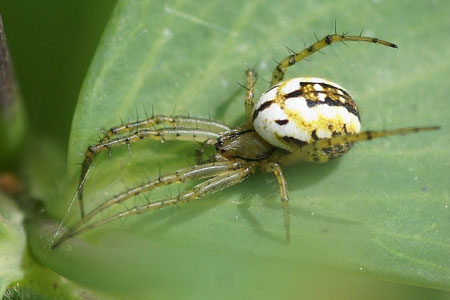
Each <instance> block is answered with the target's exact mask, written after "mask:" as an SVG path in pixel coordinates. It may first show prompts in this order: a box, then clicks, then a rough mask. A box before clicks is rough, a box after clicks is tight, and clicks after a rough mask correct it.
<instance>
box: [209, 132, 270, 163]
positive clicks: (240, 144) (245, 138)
mask: <svg viewBox="0 0 450 300" xmlns="http://www.w3.org/2000/svg"><path fill="white" fill-rule="evenodd" d="M215 146H216V151H217V153H218V154H220V155H221V156H224V157H229V158H232V157H235V158H241V159H245V160H261V159H265V158H267V157H269V156H270V154H272V152H273V149H274V147H273V146H272V145H270V144H269V143H267V142H266V141H265V140H263V139H262V138H261V137H260V136H259V135H258V134H257V133H256V131H254V130H253V129H252V128H237V129H235V130H232V131H229V132H226V133H224V134H223V135H221V136H220V137H219V138H218V139H217V142H216V144H215Z"/></svg>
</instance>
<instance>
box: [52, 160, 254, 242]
mask: <svg viewBox="0 0 450 300" xmlns="http://www.w3.org/2000/svg"><path fill="white" fill-rule="evenodd" d="M181 171H183V170H180V171H179V172H181ZM254 171H255V167H254V166H253V165H247V164H246V165H241V164H240V163H232V162H228V164H226V163H211V164H205V165H203V166H196V167H192V168H189V169H185V170H184V171H183V172H181V173H184V175H183V176H181V175H179V174H177V173H174V174H170V175H167V176H163V177H160V178H158V179H157V180H154V181H152V182H149V183H147V184H144V185H142V186H139V187H136V188H134V189H130V190H128V191H125V192H123V193H120V194H118V195H116V196H114V197H113V198H111V199H110V200H108V201H106V202H105V203H104V204H102V205H100V206H99V207H97V208H96V209H95V210H93V211H92V212H91V213H89V215H87V216H86V217H85V218H84V219H81V220H80V221H79V222H78V223H77V224H75V225H74V226H73V227H71V228H70V229H69V230H68V231H66V232H65V233H63V235H62V236H61V237H60V238H59V239H58V240H57V241H56V242H55V243H54V244H53V245H52V249H55V248H56V247H58V246H59V245H60V244H61V243H62V242H63V241H65V240H67V239H69V238H72V237H74V236H76V235H79V234H80V233H82V232H86V231H89V230H91V229H93V228H96V227H98V226H101V225H104V224H107V223H109V222H112V221H115V220H117V219H121V218H124V217H128V216H131V215H136V214H142V213H145V212H147V211H152V210H156V209H160V208H164V207H168V206H172V205H177V204H181V203H185V202H188V201H191V200H195V199H199V198H202V197H205V196H208V195H211V194H214V193H216V192H219V191H221V190H223V189H225V188H227V187H230V186H233V185H235V184H238V183H240V182H242V181H243V180H244V179H245V178H247V176H249V175H250V174H252V173H254ZM181 173H180V174H181ZM213 176H215V177H213ZM205 177H213V178H211V179H208V180H205V181H203V182H202V183H199V184H197V185H196V186H194V187H193V188H192V189H190V190H188V191H186V192H184V193H181V194H178V195H177V196H174V197H170V198H167V199H164V200H159V201H155V202H150V203H148V204H145V205H138V206H135V207H134V208H132V209H130V210H127V211H124V212H121V213H118V214H115V215H113V216H110V217H106V218H104V219H101V220H98V221H95V222H93V223H90V224H86V223H87V222H88V220H89V219H91V218H92V217H94V215H96V214H98V213H99V212H100V211H101V210H104V209H105V208H108V207H110V206H111V205H114V204H116V203H121V202H123V201H125V200H126V199H129V198H131V197H135V196H137V195H139V194H141V193H143V192H146V191H148V190H150V189H151V188H146V186H147V185H153V186H154V187H156V186H161V185H163V184H161V183H160V181H161V180H163V181H164V182H165V184H166V185H167V184H171V183H175V182H181V179H182V178H183V180H188V179H189V180H192V179H199V178H205ZM163 178H164V179H163ZM175 178H176V179H175ZM154 187H153V188H154Z"/></svg>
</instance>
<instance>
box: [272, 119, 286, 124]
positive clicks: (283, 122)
mask: <svg viewBox="0 0 450 300" xmlns="http://www.w3.org/2000/svg"><path fill="white" fill-rule="evenodd" d="M275 123H277V124H278V125H286V124H287V123H289V120H288V119H284V120H275Z"/></svg>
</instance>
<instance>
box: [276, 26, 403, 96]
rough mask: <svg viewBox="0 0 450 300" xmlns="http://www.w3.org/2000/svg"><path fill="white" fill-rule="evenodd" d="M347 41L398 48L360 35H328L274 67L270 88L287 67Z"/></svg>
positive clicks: (280, 78) (279, 78) (281, 77)
mask: <svg viewBox="0 0 450 300" xmlns="http://www.w3.org/2000/svg"><path fill="white" fill-rule="evenodd" d="M347 41H348V42H368V43H375V44H380V45H384V46H388V47H392V48H398V47H397V45H395V44H392V43H389V42H386V41H383V40H380V39H377V38H371V37H365V36H360V35H356V36H353V35H345V34H342V35H338V34H336V33H335V34H329V35H327V36H325V37H324V38H323V39H321V40H319V41H317V42H315V43H314V44H312V45H311V46H309V47H308V48H305V49H303V50H302V51H300V52H298V53H295V52H294V53H293V54H291V55H289V56H288V57H286V58H285V59H283V60H282V61H281V62H280V63H279V64H278V65H277V66H276V68H275V70H274V71H273V74H272V80H271V82H270V87H272V86H274V85H275V84H277V83H278V82H280V81H281V80H283V77H284V72H285V71H286V69H287V68H288V67H290V66H292V65H294V64H295V63H297V62H299V61H301V60H303V59H305V58H306V57H308V56H310V55H311V54H313V53H314V52H317V51H319V50H320V49H322V48H325V47H326V46H329V45H331V44H332V43H337V42H347Z"/></svg>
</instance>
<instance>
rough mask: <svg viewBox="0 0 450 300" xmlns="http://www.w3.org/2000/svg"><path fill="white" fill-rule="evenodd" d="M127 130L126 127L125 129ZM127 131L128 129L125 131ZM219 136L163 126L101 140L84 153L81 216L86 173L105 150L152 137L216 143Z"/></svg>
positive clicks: (214, 133)
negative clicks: (98, 155)
mask: <svg viewBox="0 0 450 300" xmlns="http://www.w3.org/2000/svg"><path fill="white" fill-rule="evenodd" d="M124 130H125V129H124ZM124 132H126V131H124ZM218 137H219V133H217V132H212V131H205V130H201V129H196V128H194V129H192V128H163V129H155V130H149V129H139V130H137V131H136V132H134V133H132V134H128V135H124V136H121V137H118V138H116V139H108V140H105V141H104V142H100V143H99V144H97V145H92V146H89V147H88V148H87V150H86V153H85V155H84V161H83V164H82V168H81V174H80V181H79V183H78V190H77V192H78V200H79V204H80V211H81V218H83V217H84V205H83V187H84V183H85V180H86V174H87V172H88V170H89V168H90V166H91V164H92V162H93V160H94V158H95V156H96V155H97V154H98V153H100V152H103V151H106V150H110V149H111V148H114V147H119V146H122V145H125V144H131V143H134V142H137V141H140V140H143V139H147V138H151V139H154V140H159V141H165V140H179V141H193V142H200V143H208V144H214V143H215V141H216V139H217V138H218Z"/></svg>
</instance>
